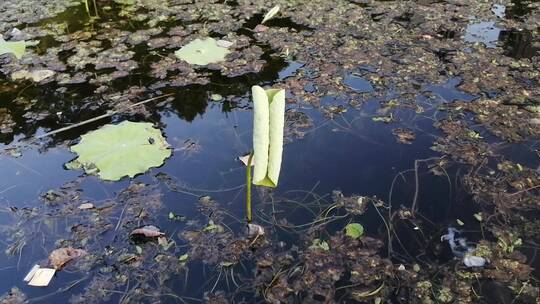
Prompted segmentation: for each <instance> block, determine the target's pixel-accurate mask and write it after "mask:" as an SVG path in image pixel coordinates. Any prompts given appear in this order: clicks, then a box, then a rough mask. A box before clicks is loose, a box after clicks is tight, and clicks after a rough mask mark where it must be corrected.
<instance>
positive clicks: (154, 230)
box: [131, 225, 165, 237]
mask: <svg viewBox="0 0 540 304" xmlns="http://www.w3.org/2000/svg"><path fill="white" fill-rule="evenodd" d="M136 234H138V235H144V236H145V237H158V236H162V235H165V233H163V232H161V231H159V228H158V227H156V226H152V225H150V226H144V227H141V228H137V229H135V230H133V231H131V235H136Z"/></svg>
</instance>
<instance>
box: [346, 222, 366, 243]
mask: <svg viewBox="0 0 540 304" xmlns="http://www.w3.org/2000/svg"><path fill="white" fill-rule="evenodd" d="M345 235H347V236H349V237H351V238H353V239H357V238H359V237H361V236H362V235H364V226H362V225H361V224H358V223H351V224H348V225H347V226H345Z"/></svg>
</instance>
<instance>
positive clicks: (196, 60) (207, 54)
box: [174, 38, 230, 65]
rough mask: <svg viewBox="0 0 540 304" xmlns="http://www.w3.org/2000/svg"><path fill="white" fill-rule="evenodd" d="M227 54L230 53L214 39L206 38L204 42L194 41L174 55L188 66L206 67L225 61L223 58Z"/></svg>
mask: <svg viewBox="0 0 540 304" xmlns="http://www.w3.org/2000/svg"><path fill="white" fill-rule="evenodd" d="M229 53H230V51H229V50H228V49H227V48H225V47H222V46H219V44H218V42H217V40H215V39H214V38H206V39H204V40H201V39H195V40H193V41H191V42H190V43H188V44H186V45H184V46H183V47H182V48H181V49H179V50H178V51H176V52H175V53H174V54H175V55H176V57H178V58H180V59H182V60H184V61H187V62H188V63H189V64H196V65H207V64H210V63H216V62H220V61H223V60H225V56H227V54H229Z"/></svg>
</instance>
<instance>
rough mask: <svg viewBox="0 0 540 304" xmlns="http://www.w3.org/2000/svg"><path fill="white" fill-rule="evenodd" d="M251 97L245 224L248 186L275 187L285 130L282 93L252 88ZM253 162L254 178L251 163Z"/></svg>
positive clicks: (248, 211)
mask: <svg viewBox="0 0 540 304" xmlns="http://www.w3.org/2000/svg"><path fill="white" fill-rule="evenodd" d="M251 90H252V95H253V152H252V153H251V154H250V155H249V159H248V161H247V169H246V178H247V180H246V183H247V190H246V209H247V220H248V223H250V222H251V220H252V211H251V183H253V184H254V185H258V186H266V187H272V188H275V187H277V184H278V180H279V172H280V170H281V159H282V157H283V129H284V126H285V90H283V89H268V90H264V89H263V88H261V87H259V86H253V87H252V88H251ZM252 160H253V166H254V169H253V171H254V172H253V177H252V176H251V162H252Z"/></svg>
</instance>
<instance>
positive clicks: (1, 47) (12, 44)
mask: <svg viewBox="0 0 540 304" xmlns="http://www.w3.org/2000/svg"><path fill="white" fill-rule="evenodd" d="M26 46H27V43H26V42H25V41H5V40H4V39H3V38H0V55H3V54H13V56H15V57H16V58H17V59H21V58H22V56H23V55H24V53H25V52H26Z"/></svg>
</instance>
